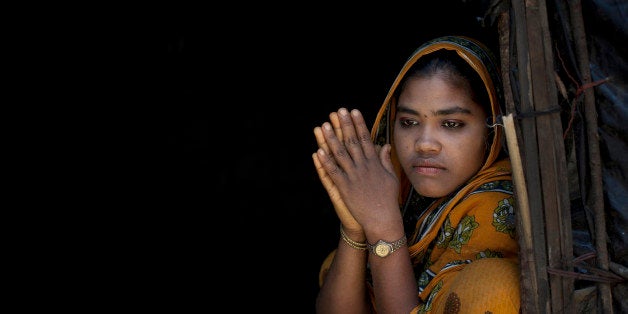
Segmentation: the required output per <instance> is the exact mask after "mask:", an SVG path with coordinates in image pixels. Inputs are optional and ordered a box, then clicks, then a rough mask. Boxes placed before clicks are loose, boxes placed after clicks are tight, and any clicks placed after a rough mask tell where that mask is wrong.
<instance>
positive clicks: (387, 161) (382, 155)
mask: <svg viewBox="0 0 628 314" xmlns="http://www.w3.org/2000/svg"><path fill="white" fill-rule="evenodd" d="M391 151H392V146H390V144H384V146H382V148H381V149H380V150H379V160H380V161H381V162H382V165H383V166H384V168H385V169H386V170H388V172H390V173H393V174H394V173H395V167H393V164H392V160H391V158H390V152H391Z"/></svg>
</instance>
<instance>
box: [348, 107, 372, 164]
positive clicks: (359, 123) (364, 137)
mask: <svg viewBox="0 0 628 314" xmlns="http://www.w3.org/2000/svg"><path fill="white" fill-rule="evenodd" d="M351 119H352V120H353V125H354V126H355V131H356V137H357V140H358V142H359V143H360V145H361V146H362V151H363V152H364V155H365V156H366V157H367V158H375V157H377V156H378V151H376V149H375V144H373V140H372V139H371V131H370V130H369V128H368V127H367V126H366V122H365V121H364V116H363V115H362V113H361V112H360V110H358V109H353V110H351Z"/></svg>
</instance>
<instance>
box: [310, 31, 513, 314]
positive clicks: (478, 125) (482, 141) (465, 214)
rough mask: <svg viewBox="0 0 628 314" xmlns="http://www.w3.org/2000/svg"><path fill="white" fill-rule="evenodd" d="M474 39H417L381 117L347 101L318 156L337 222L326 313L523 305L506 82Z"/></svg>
mask: <svg viewBox="0 0 628 314" xmlns="http://www.w3.org/2000/svg"><path fill="white" fill-rule="evenodd" d="M492 58H493V57H492V54H491V53H490V52H489V51H488V50H487V49H486V47H485V46H484V45H482V44H481V43H479V42H477V41H475V40H473V39H470V38H466V37H456V36H446V37H440V38H436V39H434V40H431V41H429V42H427V43H425V44H424V45H422V46H421V47H419V48H418V49H417V50H416V51H415V52H414V53H413V54H412V56H411V57H410V58H409V59H408V61H407V62H406V64H405V65H404V66H403V68H402V69H401V71H400V72H399V74H398V76H397V78H396V79H395V81H394V83H393V85H392V87H391V88H390V91H389V93H388V95H387V96H386V98H385V100H384V103H383V105H382V107H381V108H380V110H379V112H378V114H377V117H376V119H375V123H374V125H373V127H372V128H371V129H370V131H369V129H368V128H367V126H366V124H365V121H364V118H363V117H362V115H361V113H360V112H359V111H358V110H356V109H354V110H351V111H349V110H347V109H346V108H340V109H339V110H338V111H337V112H332V113H330V121H328V122H325V123H323V124H322V125H321V126H317V127H315V128H314V135H315V138H316V141H317V143H318V146H319V149H318V151H317V152H316V153H314V154H313V155H312V157H313V160H314V165H315V167H316V169H317V172H318V175H319V178H320V180H321V182H322V184H323V186H324V187H325V189H326V190H327V192H328V194H329V197H330V199H331V201H332V203H333V205H334V209H335V211H336V213H337V215H338V218H339V219H340V240H339V244H338V248H337V249H335V250H334V251H333V252H331V254H330V255H329V256H328V258H327V259H326V260H325V261H324V262H323V265H322V267H321V271H320V278H319V280H320V284H321V287H320V292H319V295H318V298H317V300H316V309H317V312H319V313H343V314H346V313H371V312H379V313H519V302H520V299H519V269H518V261H519V260H518V250H519V247H518V245H517V241H516V238H515V228H514V227H515V221H514V210H515V208H514V206H515V200H514V198H513V186H512V179H511V171H510V162H509V159H508V157H507V154H506V152H505V151H504V149H503V147H504V143H503V130H502V127H501V125H500V115H501V114H502V110H501V109H500V105H501V104H502V103H503V101H502V96H501V91H500V89H501V85H500V84H501V83H500V80H499V72H498V68H497V66H496V63H495V62H494V61H493V59H492Z"/></svg>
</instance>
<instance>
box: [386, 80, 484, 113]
mask: <svg viewBox="0 0 628 314" xmlns="http://www.w3.org/2000/svg"><path fill="white" fill-rule="evenodd" d="M398 106H399V107H403V108H406V109H412V110H414V111H418V112H422V113H424V114H425V113H427V112H430V111H433V112H436V111H442V110H449V111H451V112H452V113H456V112H458V113H464V112H465V111H466V112H476V111H483V110H482V107H481V106H480V105H479V104H477V103H476V102H475V101H474V100H473V98H472V96H471V93H470V91H469V89H468V88H465V87H464V86H460V85H459V84H456V83H452V81H451V80H449V79H447V78H443V77H441V76H430V77H411V78H408V80H407V81H406V83H405V84H404V86H403V90H402V92H401V94H400V95H399V99H398ZM456 108H457V109H456Z"/></svg>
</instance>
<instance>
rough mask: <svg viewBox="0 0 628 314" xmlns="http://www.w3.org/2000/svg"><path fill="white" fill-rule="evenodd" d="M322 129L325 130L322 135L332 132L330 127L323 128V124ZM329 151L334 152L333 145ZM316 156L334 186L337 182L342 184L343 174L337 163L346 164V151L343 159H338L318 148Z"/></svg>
mask: <svg viewBox="0 0 628 314" xmlns="http://www.w3.org/2000/svg"><path fill="white" fill-rule="evenodd" d="M323 129H324V130H325V132H324V133H326V132H333V131H331V126H330V125H327V126H325V124H323ZM336 142H337V140H336ZM331 149H332V151H334V145H333V144H332V145H331ZM316 154H317V156H318V159H319V160H320V162H321V164H322V165H323V169H324V170H325V172H326V173H327V175H328V176H329V178H330V179H331V180H332V181H333V182H334V184H336V183H337V182H342V180H343V178H344V177H343V175H344V174H345V172H344V170H343V168H342V167H341V165H339V161H340V162H344V163H347V160H346V159H347V154H346V151H345V153H344V157H338V156H336V153H334V154H331V155H330V154H328V153H326V152H325V150H324V149H322V148H319V149H318V150H317V151H316ZM343 159H344V160H343Z"/></svg>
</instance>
